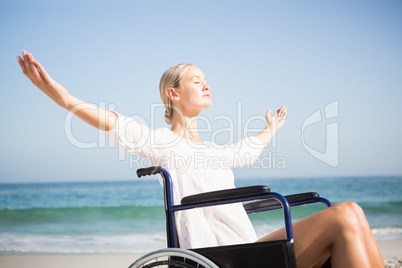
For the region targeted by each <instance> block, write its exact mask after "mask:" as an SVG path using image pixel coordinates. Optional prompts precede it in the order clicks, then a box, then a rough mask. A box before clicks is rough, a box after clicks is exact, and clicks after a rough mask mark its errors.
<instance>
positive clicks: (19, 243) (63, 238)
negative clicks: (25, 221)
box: [0, 233, 166, 253]
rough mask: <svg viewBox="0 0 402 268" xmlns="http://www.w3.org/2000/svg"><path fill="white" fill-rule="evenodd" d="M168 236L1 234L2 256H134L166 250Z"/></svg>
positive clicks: (0, 247)
mask: <svg viewBox="0 0 402 268" xmlns="http://www.w3.org/2000/svg"><path fill="white" fill-rule="evenodd" d="M165 236H166V235H165V234H164V233H161V234H149V235H146V234H130V235H110V236H109V235H104V236H101V235H75V236H73V235H71V236H70V235H34V234H0V252H3V253H7V252H15V253H133V252H148V251H151V250H155V249H160V248H166V238H165Z"/></svg>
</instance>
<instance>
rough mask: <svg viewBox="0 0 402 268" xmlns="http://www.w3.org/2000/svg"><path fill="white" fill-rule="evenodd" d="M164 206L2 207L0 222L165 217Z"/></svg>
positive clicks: (150, 218)
mask: <svg viewBox="0 0 402 268" xmlns="http://www.w3.org/2000/svg"><path fill="white" fill-rule="evenodd" d="M164 217H165V215H164V209H163V207H162V206H152V207H148V206H118V207H117V206H116V207H73V208H30V209H12V208H9V209H1V210H0V223H2V224H20V223H30V222H35V223H38V222H39V223H41V222H65V221H67V222H69V221H76V220H78V219H79V220H84V221H88V220H108V219H113V220H116V219H119V220H125V219H136V220H138V219H148V220H155V219H164Z"/></svg>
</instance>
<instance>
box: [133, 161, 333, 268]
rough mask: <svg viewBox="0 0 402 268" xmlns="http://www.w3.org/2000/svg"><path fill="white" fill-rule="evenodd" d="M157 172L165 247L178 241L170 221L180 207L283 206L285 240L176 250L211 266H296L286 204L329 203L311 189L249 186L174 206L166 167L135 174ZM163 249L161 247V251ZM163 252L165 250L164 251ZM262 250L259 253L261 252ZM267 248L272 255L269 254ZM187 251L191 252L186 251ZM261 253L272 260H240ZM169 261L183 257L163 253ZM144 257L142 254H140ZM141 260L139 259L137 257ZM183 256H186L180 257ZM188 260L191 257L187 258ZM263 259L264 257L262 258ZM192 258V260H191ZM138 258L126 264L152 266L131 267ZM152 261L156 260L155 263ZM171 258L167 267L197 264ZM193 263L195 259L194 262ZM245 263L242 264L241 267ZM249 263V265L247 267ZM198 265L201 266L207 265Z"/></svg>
mask: <svg viewBox="0 0 402 268" xmlns="http://www.w3.org/2000/svg"><path fill="white" fill-rule="evenodd" d="M155 174H160V175H161V176H162V179H163V189H164V203H165V213H166V233H167V247H168V249H169V248H179V242H178V239H177V231H176V224H175V220H174V213H175V212H176V211H180V210H187V209H194V208H200V207H207V206H217V205H224V204H230V203H238V202H249V201H255V200H262V201H255V202H251V203H248V204H245V205H244V208H245V210H246V212H247V214H251V213H256V212H263V211H270V210H275V209H280V208H283V215H284V221H285V231H286V239H285V240H279V241H269V242H261V243H248V244H241V245H231V246H220V247H210V248H199V249H190V250H183V249H181V250H178V251H180V252H184V255H185V254H186V252H187V253H189V257H190V256H191V257H192V258H195V260H197V255H194V254H197V253H198V254H199V255H201V256H199V255H198V256H199V259H200V260H201V259H202V260H204V261H205V259H203V258H204V257H206V258H207V259H208V260H210V261H212V262H213V263H214V264H216V265H217V266H213V265H211V264H210V263H209V264H208V266H209V267H224V268H236V267H254V268H257V267H268V266H267V265H270V266H271V265H272V266H271V267H296V259H295V253H294V240H293V229H292V219H291V213H290V207H293V206H299V205H305V204H312V203H317V202H319V203H323V204H325V205H326V206H328V207H329V206H331V202H330V201H329V200H327V199H325V198H323V197H320V196H319V195H318V194H317V193H315V192H310V193H302V194H295V195H289V196H282V195H281V194H278V193H275V192H271V191H270V188H269V187H268V186H249V187H240V188H235V189H228V190H220V191H214V192H208V193H201V194H196V195H191V196H186V197H184V198H183V199H182V200H181V204H180V205H174V200H173V186H172V179H171V176H170V174H169V172H168V171H167V170H165V169H164V168H162V167H160V166H154V167H148V168H142V169H138V170H137V175H138V177H142V176H146V175H155ZM162 251H163V250H162ZM165 251H166V250H165ZM261 251H262V253H261ZM269 251H270V252H272V254H269ZM159 252H160V251H156V252H152V253H149V254H147V255H146V256H148V257H149V256H152V254H154V255H155V254H156V255H158V254H159ZM190 252H191V253H190ZM256 252H257V253H259V254H264V255H265V257H267V254H268V255H274V256H275V257H277V258H276V259H269V260H268V262H267V261H265V262H264V260H261V258H260V259H259V260H256V261H254V262H252V261H249V260H244V258H243V255H244V254H246V255H247V256H249V257H253V256H254V258H256V256H255V254H256ZM159 255H160V254H159ZM159 255H158V256H159ZM166 256H168V257H167V258H168V259H169V260H170V259H172V260H175V259H176V260H177V257H180V258H182V259H183V255H182V254H181V255H180V256H176V255H174V254H173V255H166ZM144 257H145V256H144ZM141 259H142V258H141ZM184 259H186V258H184ZM190 259H191V258H190ZM264 259H266V258H264ZM195 260H192V261H193V263H194V261H195ZM136 263H138V261H136V262H134V263H133V264H132V265H131V266H130V267H155V266H152V265H146V266H135V264H136ZM155 263H156V262H155ZM174 263H175V261H172V264H170V265H169V267H200V266H199V265H197V266H187V264H185V265H184V264H183V266H180V265H178V266H175V265H174ZM195 263H197V262H195ZM204 263H205V262H204ZM245 265H246V266H245ZM250 265H251V266H250ZM208 266H204V265H202V264H201V267H206V268H207V267H208ZM324 266H325V267H330V264H329V263H328V261H327V262H326V264H325V265H324Z"/></svg>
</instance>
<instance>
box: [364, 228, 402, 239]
mask: <svg viewBox="0 0 402 268" xmlns="http://www.w3.org/2000/svg"><path fill="white" fill-rule="evenodd" d="M371 231H372V232H373V235H374V237H375V239H377V240H392V239H401V238H402V228H398V227H386V228H373V229H372V230H371Z"/></svg>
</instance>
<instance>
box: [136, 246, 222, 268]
mask: <svg viewBox="0 0 402 268" xmlns="http://www.w3.org/2000/svg"><path fill="white" fill-rule="evenodd" d="M140 267H141V268H151V267H169V268H219V267H218V266H217V265H216V264H214V263H213V262H211V261H210V260H208V259H207V258H205V257H204V256H202V255H200V254H198V253H195V252H192V251H190V250H185V249H180V248H166V249H160V250H156V251H152V252H150V253H148V254H145V255H144V256H142V257H141V258H139V259H138V260H136V261H135V262H134V263H133V264H131V265H130V266H129V268H140Z"/></svg>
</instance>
